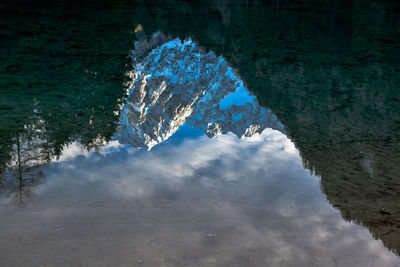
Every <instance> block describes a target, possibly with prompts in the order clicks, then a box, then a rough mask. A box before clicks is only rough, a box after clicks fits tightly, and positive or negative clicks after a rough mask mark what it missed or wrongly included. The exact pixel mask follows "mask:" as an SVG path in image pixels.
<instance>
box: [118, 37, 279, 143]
mask: <svg viewBox="0 0 400 267" xmlns="http://www.w3.org/2000/svg"><path fill="white" fill-rule="evenodd" d="M137 34H138V35H139V36H141V38H140V39H139V41H137V42H136V44H135V50H133V51H132V58H133V62H134V70H133V72H132V73H131V77H132V82H131V84H130V89H129V95H128V97H127V101H126V103H125V106H124V108H123V110H122V112H121V120H120V127H119V128H118V130H117V134H116V136H115V139H117V140H119V141H120V142H122V143H129V144H132V145H134V146H136V147H144V146H145V147H148V148H151V147H153V146H154V145H156V144H158V143H161V142H163V141H165V140H166V139H168V138H169V137H170V136H172V135H173V134H174V133H175V132H176V131H177V130H178V129H179V127H180V126H182V125H183V124H185V125H187V126H192V127H195V128H198V129H201V130H202V131H203V132H205V133H206V134H207V135H208V136H209V137H215V136H218V135H220V134H226V133H227V132H232V133H234V134H236V135H237V136H239V137H240V136H252V135H254V134H255V133H260V132H262V130H264V129H265V128H266V127H270V128H273V129H278V130H281V131H283V125H282V124H281V123H280V122H279V121H278V119H277V117H276V116H275V115H274V114H272V112H271V110H269V109H266V108H262V107H260V105H259V104H258V102H257V101H256V97H255V96H253V95H251V94H250V92H249V91H248V90H247V89H246V88H245V87H244V86H245V85H244V83H243V81H242V80H241V79H240V77H239V75H238V74H237V72H236V70H234V69H233V68H232V67H230V66H229V64H228V63H227V62H226V60H225V59H224V58H223V57H222V56H220V57H217V56H216V55H215V54H214V53H213V52H206V51H205V50H204V49H203V48H202V47H200V46H198V45H197V44H196V43H195V42H193V41H192V40H190V39H188V40H185V41H182V40H180V39H179V38H177V39H174V40H171V41H168V39H167V37H165V36H164V35H163V34H162V33H160V32H158V33H155V34H153V35H152V37H151V38H150V40H147V38H146V37H144V36H143V35H144V34H143V33H142V32H138V33H137Z"/></svg>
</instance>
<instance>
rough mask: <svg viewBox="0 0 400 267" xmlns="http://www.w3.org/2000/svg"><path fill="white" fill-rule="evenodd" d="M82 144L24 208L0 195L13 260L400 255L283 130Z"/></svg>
mask: <svg viewBox="0 0 400 267" xmlns="http://www.w3.org/2000/svg"><path fill="white" fill-rule="evenodd" d="M185 131H189V132H191V129H189V128H185V127H183V128H182V127H181V128H180V129H179V130H178V131H177V133H176V134H177V135H179V136H187V135H188V133H187V132H185ZM171 138H172V139H173V138H174V136H173V137H171ZM73 151H75V150H74V149H73ZM73 151H72V152H71V151H65V153H66V154H69V155H70V156H69V158H66V159H65V160H64V161H62V162H60V163H57V164H54V165H53V167H52V168H50V169H48V170H47V171H46V175H47V177H48V180H47V181H48V182H46V183H44V184H43V185H42V186H41V189H40V192H39V193H38V195H37V197H36V198H35V199H34V200H32V201H31V202H30V203H29V205H27V207H26V208H25V209H24V210H22V209H16V208H15V207H14V206H12V205H7V204H6V203H4V201H3V204H0V205H1V206H0V207H1V208H0V212H1V214H0V215H1V216H2V220H1V221H0V225H2V229H3V231H1V232H0V247H2V250H0V264H1V265H2V266H14V265H27V263H29V264H30V265H40V264H46V263H49V262H51V263H53V264H56V265H58V266H63V265H66V266H79V265H84V266H107V265H113V266H129V265H132V264H133V265H139V264H140V266H282V265H283V266H310V265H316V266H335V264H336V265H338V266H341V265H343V266H396V264H400V262H399V259H398V258H397V256H395V255H394V254H393V253H392V252H389V251H388V250H387V249H386V248H385V247H384V246H383V245H382V243H381V241H378V240H374V239H373V238H372V237H371V235H370V234H369V232H368V231H367V230H366V229H364V228H363V227H361V226H358V225H355V224H353V223H349V222H345V221H343V219H342V218H341V216H340V213H339V212H338V211H336V210H335V209H334V208H332V207H331V206H330V205H329V203H328V202H327V201H326V200H325V197H324V195H322V194H321V192H320V190H319V187H318V180H317V179H316V177H313V176H310V175H309V173H308V171H307V170H305V169H304V168H303V167H302V161H301V158H300V156H299V154H298V152H297V150H296V148H295V147H294V144H293V143H292V142H291V141H290V140H289V139H287V137H286V136H285V135H284V134H282V133H280V132H278V131H275V130H271V129H265V130H264V131H263V132H262V133H261V134H255V135H253V136H252V137H245V138H242V139H239V138H237V137H236V136H235V135H234V134H226V135H221V136H218V137H216V138H213V139H209V138H208V137H207V136H205V135H204V134H203V135H201V136H197V137H193V138H186V139H184V140H182V142H180V143H168V142H167V143H166V144H164V145H160V146H157V147H156V148H154V149H152V150H151V151H144V150H140V149H136V148H132V147H129V146H123V145H120V144H118V143H116V142H114V143H111V144H110V145H108V146H106V147H105V148H104V149H103V150H102V151H100V153H94V152H93V153H89V154H86V155H85V154H80V153H77V154H75V156H74V155H73V154H74V152H73ZM0 203H1V202H0ZM3 214H7V216H3ZM21 218H24V220H22V221H21ZM33 222H34V223H33ZM16 232H18V235H15V233H16ZM16 248H18V249H16ZM19 251H24V253H22V254H21V253H19ZM17 254H18V256H17ZM34 255H41V256H40V257H35V256H34ZM70 255H73V257H70ZM104 255H106V256H104Z"/></svg>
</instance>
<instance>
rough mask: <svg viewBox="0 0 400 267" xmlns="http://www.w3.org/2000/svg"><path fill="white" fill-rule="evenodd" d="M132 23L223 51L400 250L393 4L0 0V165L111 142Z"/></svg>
mask: <svg viewBox="0 0 400 267" xmlns="http://www.w3.org/2000/svg"><path fill="white" fill-rule="evenodd" d="M278 3H279V5H278ZM138 24H141V25H142V26H143V29H144V32H145V33H147V34H151V33H153V32H155V31H161V32H163V33H164V34H165V35H167V36H170V37H171V38H176V37H180V38H182V39H184V38H187V37H190V38H192V39H193V40H194V41H196V42H197V43H198V44H200V45H201V46H203V47H205V48H206V49H207V50H210V51H214V52H215V53H216V54H217V55H222V56H223V57H224V58H225V59H226V60H227V61H228V62H229V63H230V64H231V65H232V66H233V67H234V68H236V69H237V70H238V72H239V73H240V76H241V77H242V79H243V80H244V82H245V83H246V85H247V88H248V89H249V90H250V91H252V92H253V93H254V94H255V95H256V96H257V98H258V100H259V102H260V104H261V105H262V106H264V107H268V108H270V109H271V110H272V111H273V112H274V113H275V114H276V115H277V117H278V118H279V120H280V121H281V122H282V123H283V124H284V126H285V131H286V133H287V135H288V137H289V138H290V139H291V140H292V141H293V142H294V144H295V146H296V148H297V149H298V150H299V152H300V154H301V157H302V160H303V164H304V166H305V167H306V168H307V169H308V170H309V171H310V172H312V173H313V174H315V175H317V176H319V177H320V189H321V191H322V192H323V193H324V194H325V195H326V198H327V199H328V201H329V203H330V204H331V205H332V206H333V207H335V208H337V209H338V210H339V211H340V213H341V215H342V217H343V219H345V220H346V221H349V222H355V223H357V224H360V225H362V226H364V227H366V228H367V229H368V230H369V231H370V232H371V234H372V236H373V237H374V238H376V239H380V240H382V242H383V244H384V245H385V246H386V247H387V248H388V249H390V250H392V251H394V252H395V253H397V255H398V254H399V253H400V3H399V2H397V1H370V0H369V1H362V0H353V1H339V0H336V1H290V0H286V1H270V2H268V1H261V0H259V1H245V0H243V1H239V0H238V1H228V0H227V1H214V2H213V1H190V2H188V1H177V0H176V1H172V0H170V1H160V3H156V2H155V1H139V2H134V1H133V2H129V1H114V2H113V3H107V2H102V1H83V2H79V3H72V2H71V3H70V2H69V1H65V2H64V1H59V2H54V3H52V4H50V5H47V4H44V3H43V4H39V3H38V2H33V1H32V2H29V1H24V2H14V1H13V2H11V1H10V2H9V3H8V2H7V1H6V2H4V1H3V2H2V3H1V4H0V29H1V30H0V39H1V42H0V171H2V172H4V171H5V170H6V169H7V166H8V164H10V162H12V161H15V158H18V157H21V155H19V156H18V153H22V154H23V155H24V156H23V157H24V160H25V162H24V163H25V165H27V166H29V164H30V162H39V163H40V165H43V164H46V163H49V162H51V161H52V160H55V159H56V158H57V157H59V156H61V151H62V149H63V148H64V147H65V146H66V145H68V144H70V143H71V142H73V141H79V142H80V143H81V144H83V145H84V146H85V147H86V148H92V147H101V145H102V144H103V143H104V141H109V140H110V138H111V136H112V135H113V134H114V132H115V128H116V126H117V123H118V114H117V113H115V112H114V111H116V110H118V109H119V108H118V106H119V105H121V104H123V103H124V97H125V94H126V88H125V87H124V86H123V84H124V82H125V81H126V79H127V78H126V77H125V75H124V74H125V73H126V71H127V70H129V69H130V68H131V63H130V59H129V58H128V57H127V55H128V54H129V52H130V50H131V49H133V48H134V44H133V42H134V41H135V40H136V38H137V37H136V35H135V32H134V30H135V27H136V26H137V25H138ZM38 129H41V130H38ZM37 138H39V139H40V140H42V142H41V143H40V144H35V145H30V143H29V140H36V139H37ZM21 140H25V141H24V142H27V144H28V145H26V143H25V145H21V142H22V141H21ZM26 140H27V141H26ZM37 146H39V147H40V149H39V150H37V149H36V147H37ZM18 151H19V152H18ZM37 151H39V152H37ZM16 155H17V156H16ZM249 164H251V162H249ZM29 171H30V170H27V173H28V172H29ZM35 175H36V174H34V175H33V176H35ZM27 176H29V175H27ZM31 176H32V175H31ZM31 176H29V177H30V178H29V179H30V180H29V181H26V183H28V184H29V183H34V182H33V180H35V179H36V178H35V177H36V176H35V177H33V178H32V177H31ZM1 178H2V176H0V179H1ZM1 185H2V183H1V181H0V187H1ZM5 195H6V194H5Z"/></svg>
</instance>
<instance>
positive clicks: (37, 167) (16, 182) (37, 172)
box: [0, 109, 55, 204]
mask: <svg viewBox="0 0 400 267" xmlns="http://www.w3.org/2000/svg"><path fill="white" fill-rule="evenodd" d="M13 142H14V145H13V149H12V151H11V153H10V158H11V159H10V161H9V162H8V166H7V168H6V169H5V170H4V171H3V172H2V173H1V174H0V194H1V195H5V196H6V197H11V198H12V199H14V202H15V203H16V204H24V203H25V202H26V201H27V200H29V199H31V198H32V197H33V196H34V190H35V187H36V186H37V185H38V184H40V182H41V180H42V179H43V178H44V175H43V172H42V167H43V165H45V164H47V163H49V162H50V161H51V160H52V159H53V158H54V157H55V155H54V152H53V151H52V149H53V146H52V145H51V144H49V138H48V136H47V132H46V123H45V121H44V120H42V119H41V117H40V115H39V110H38V109H35V110H34V112H33V115H32V116H31V117H30V122H29V124H26V125H24V130H23V131H21V132H19V133H18V134H17V135H16V137H15V140H13Z"/></svg>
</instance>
